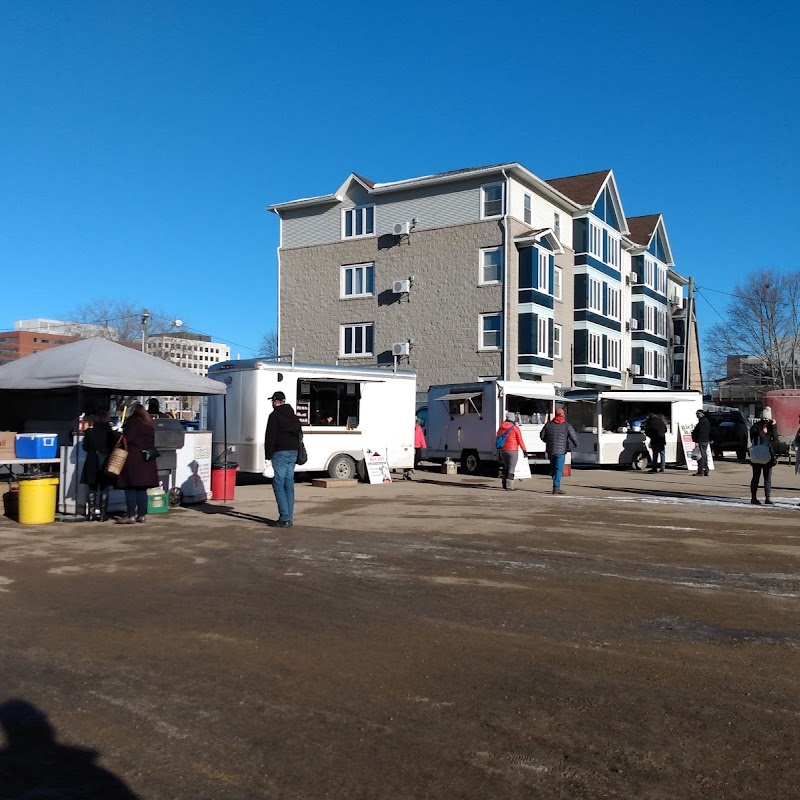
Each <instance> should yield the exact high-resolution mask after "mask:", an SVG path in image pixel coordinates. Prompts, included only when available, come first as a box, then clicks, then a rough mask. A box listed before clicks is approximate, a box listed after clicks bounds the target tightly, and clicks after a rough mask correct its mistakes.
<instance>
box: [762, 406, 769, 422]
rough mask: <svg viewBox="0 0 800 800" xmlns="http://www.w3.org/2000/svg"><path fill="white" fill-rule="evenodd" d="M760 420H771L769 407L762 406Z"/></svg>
mask: <svg viewBox="0 0 800 800" xmlns="http://www.w3.org/2000/svg"><path fill="white" fill-rule="evenodd" d="M761 419H772V409H771V408H770V407H769V406H764V410H763V411H762V412H761Z"/></svg>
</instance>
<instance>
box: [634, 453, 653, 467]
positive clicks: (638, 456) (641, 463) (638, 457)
mask: <svg viewBox="0 0 800 800" xmlns="http://www.w3.org/2000/svg"><path fill="white" fill-rule="evenodd" d="M649 463H650V456H649V455H648V454H647V451H646V450H639V451H637V452H636V453H634V454H633V461H631V466H632V467H633V468H634V469H639V470H641V469H645V468H646V467H647V465H648V464H649Z"/></svg>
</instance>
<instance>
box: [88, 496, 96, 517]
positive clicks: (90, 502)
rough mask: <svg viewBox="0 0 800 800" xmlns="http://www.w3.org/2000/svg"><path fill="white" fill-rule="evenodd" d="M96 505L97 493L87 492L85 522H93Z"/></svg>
mask: <svg viewBox="0 0 800 800" xmlns="http://www.w3.org/2000/svg"><path fill="white" fill-rule="evenodd" d="M96 505H97V492H89V495H88V496H87V498H86V520H87V522H94V520H95V516H94V509H95V506H96Z"/></svg>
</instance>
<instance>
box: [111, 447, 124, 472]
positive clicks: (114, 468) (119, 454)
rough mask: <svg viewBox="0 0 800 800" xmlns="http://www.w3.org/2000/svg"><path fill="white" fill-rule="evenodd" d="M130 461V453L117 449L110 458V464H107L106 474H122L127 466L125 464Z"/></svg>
mask: <svg viewBox="0 0 800 800" xmlns="http://www.w3.org/2000/svg"><path fill="white" fill-rule="evenodd" d="M127 460H128V451H127V450H123V449H122V448H121V447H115V448H114V449H113V450H112V451H111V455H110V456H109V457H108V462H107V463H106V472H107V473H108V474H109V475H119V474H120V472H122V468H123V467H124V466H125V462H126V461H127Z"/></svg>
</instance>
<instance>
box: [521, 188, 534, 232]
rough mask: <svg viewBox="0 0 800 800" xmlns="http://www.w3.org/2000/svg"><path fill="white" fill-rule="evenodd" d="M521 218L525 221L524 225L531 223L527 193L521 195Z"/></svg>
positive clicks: (529, 202) (529, 197)
mask: <svg viewBox="0 0 800 800" xmlns="http://www.w3.org/2000/svg"><path fill="white" fill-rule="evenodd" d="M522 206H523V209H522V218H523V220H524V221H525V224H526V225H530V224H531V219H532V214H531V196H530V195H529V194H525V195H523V196H522Z"/></svg>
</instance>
